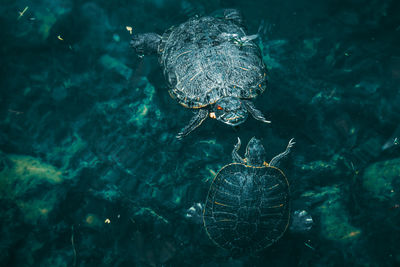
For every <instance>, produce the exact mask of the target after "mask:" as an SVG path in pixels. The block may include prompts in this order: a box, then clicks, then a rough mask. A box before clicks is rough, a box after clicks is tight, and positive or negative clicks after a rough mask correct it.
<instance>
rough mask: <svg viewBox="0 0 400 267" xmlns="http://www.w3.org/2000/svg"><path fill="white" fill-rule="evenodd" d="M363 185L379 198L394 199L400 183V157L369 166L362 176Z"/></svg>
mask: <svg viewBox="0 0 400 267" xmlns="http://www.w3.org/2000/svg"><path fill="white" fill-rule="evenodd" d="M362 185H363V187H364V189H365V190H367V191H368V192H369V193H370V194H371V195H372V196H373V197H374V198H376V199H378V200H389V199H393V198H394V197H395V196H396V194H398V190H397V189H398V188H399V185H400V158H396V159H392V160H386V161H380V162H376V163H374V164H372V165H370V166H368V167H367V168H366V169H365V171H364V174H363V177H362Z"/></svg>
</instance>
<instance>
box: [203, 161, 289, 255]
mask: <svg viewBox="0 0 400 267" xmlns="http://www.w3.org/2000/svg"><path fill="white" fill-rule="evenodd" d="M289 212H290V205H289V184H288V182H287V179H286V177H285V175H284V174H283V172H282V171H281V170H280V169H278V168H275V167H252V166H247V165H244V164H239V163H231V164H229V165H226V166H225V167H223V168H222V169H221V170H220V172H219V173H218V174H217V175H216V177H215V178H214V180H213V182H212V184H211V186H210V189H209V193H208V196H207V200H206V205H205V208H204V216H203V219H204V226H205V229H206V232H207V233H208V235H209V237H210V238H211V240H213V241H214V243H216V244H217V245H218V246H220V247H222V248H225V249H228V250H231V251H240V252H243V251H253V252H256V251H259V250H261V249H264V248H266V247H268V246H270V245H272V244H273V243H274V242H275V241H277V240H278V239H279V238H280V237H281V236H282V235H283V234H284V232H285V231H286V228H287V226H288V223H289Z"/></svg>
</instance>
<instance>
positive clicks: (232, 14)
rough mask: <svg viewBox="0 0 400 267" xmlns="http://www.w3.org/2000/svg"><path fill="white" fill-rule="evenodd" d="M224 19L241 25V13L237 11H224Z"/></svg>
mask: <svg viewBox="0 0 400 267" xmlns="http://www.w3.org/2000/svg"><path fill="white" fill-rule="evenodd" d="M224 17H225V19H229V20H233V21H235V22H236V23H237V24H239V25H242V24H243V16H242V13H241V12H240V11H239V10H238V9H234V8H227V9H224Z"/></svg>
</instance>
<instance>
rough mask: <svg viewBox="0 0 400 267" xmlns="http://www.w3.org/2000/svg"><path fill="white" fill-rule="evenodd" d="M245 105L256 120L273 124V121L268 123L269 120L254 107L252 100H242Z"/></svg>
mask: <svg viewBox="0 0 400 267" xmlns="http://www.w3.org/2000/svg"><path fill="white" fill-rule="evenodd" d="M242 102H243V104H244V105H245V107H246V109H247V111H248V112H249V113H250V114H251V116H253V118H254V119H256V120H259V121H262V122H265V123H271V121H267V119H266V118H265V117H264V115H263V114H262V113H261V111H259V110H258V109H256V107H255V106H254V104H253V102H251V101H250V100H242Z"/></svg>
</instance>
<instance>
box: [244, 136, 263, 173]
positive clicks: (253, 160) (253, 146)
mask: <svg viewBox="0 0 400 267" xmlns="http://www.w3.org/2000/svg"><path fill="white" fill-rule="evenodd" d="M244 156H245V158H246V163H247V164H248V165H251V166H262V165H263V164H264V161H265V159H266V156H267V153H265V149H264V147H263V145H262V144H261V141H260V140H259V139H257V138H255V137H253V138H251V139H250V141H249V143H248V144H247V147H246V154H245V155H244Z"/></svg>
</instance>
